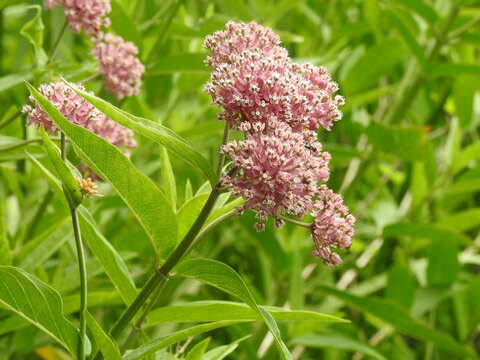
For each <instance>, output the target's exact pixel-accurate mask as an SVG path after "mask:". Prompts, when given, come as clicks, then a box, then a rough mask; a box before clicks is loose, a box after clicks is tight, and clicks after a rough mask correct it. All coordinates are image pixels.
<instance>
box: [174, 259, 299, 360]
mask: <svg viewBox="0 0 480 360" xmlns="http://www.w3.org/2000/svg"><path fill="white" fill-rule="evenodd" d="M174 270H175V271H176V273H177V274H178V275H179V276H182V277H187V278H192V279H196V280H199V281H202V282H204V283H207V284H209V285H212V286H214V287H216V288H218V289H220V290H222V291H225V292H227V293H229V294H230V295H233V296H235V297H238V298H239V299H241V300H242V301H243V302H245V303H246V304H247V305H249V306H250V307H251V308H252V309H253V310H254V311H255V312H256V313H257V314H258V315H260V316H261V317H262V318H263V320H264V321H265V323H266V325H267V327H268V328H269V330H270V332H271V333H272V335H273V338H274V339H275V342H276V344H277V347H278V349H279V351H280V354H281V356H282V358H284V359H290V358H291V355H290V352H289V351H288V348H287V346H286V345H285V344H284V342H283V340H282V337H281V334H280V330H279V329H278V326H277V324H276V322H275V320H274V319H273V317H272V316H271V315H270V314H269V313H268V312H267V311H265V310H263V309H262V308H260V307H259V306H258V305H257V303H256V302H255V299H254V298H253V295H252V293H251V291H250V289H249V288H248V286H247V284H246V283H245V281H243V279H242V278H241V276H240V275H238V274H237V272H236V271H235V270H233V269H232V268H231V267H229V266H228V265H225V264H223V263H221V262H219V261H215V260H210V259H189V260H186V261H184V262H182V263H180V264H179V265H178V266H177V267H175V269H174Z"/></svg>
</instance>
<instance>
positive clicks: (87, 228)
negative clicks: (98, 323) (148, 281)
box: [79, 206, 137, 305]
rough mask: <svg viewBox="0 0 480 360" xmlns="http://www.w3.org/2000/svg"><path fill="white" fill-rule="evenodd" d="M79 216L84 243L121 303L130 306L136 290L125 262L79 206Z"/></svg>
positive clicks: (88, 214)
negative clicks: (96, 260)
mask: <svg viewBox="0 0 480 360" xmlns="http://www.w3.org/2000/svg"><path fill="white" fill-rule="evenodd" d="M79 215H80V227H81V229H82V236H83V239H84V241H85V242H86V243H87V245H88V247H89V248H90V250H91V251H92V253H93V254H94V255H95V257H96V258H97V259H98V261H99V262H100V264H101V265H102V267H103V269H104V270H105V273H106V274H107V275H108V277H109V278H110V280H111V281H112V283H113V285H114V286H115V288H116V289H117V290H118V292H119V293H120V296H121V297H122V299H123V301H125V303H126V304H127V305H128V304H131V303H132V302H133V300H135V297H136V296H137V289H136V287H135V283H134V282H133V279H132V276H131V275H130V273H129V272H128V268H127V265H126V264H125V261H124V260H123V258H122V257H121V256H120V255H119V254H118V253H117V251H116V250H115V249H114V248H113V246H112V245H111V244H110V243H109V242H108V241H107V239H105V237H104V236H103V235H102V233H101V232H100V231H99V230H98V228H97V225H96V224H95V220H93V218H92V216H91V215H90V213H89V212H88V210H87V209H86V208H84V207H83V206H81V207H80V208H79Z"/></svg>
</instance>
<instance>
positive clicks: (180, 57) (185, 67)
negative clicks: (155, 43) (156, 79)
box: [146, 53, 209, 76]
mask: <svg viewBox="0 0 480 360" xmlns="http://www.w3.org/2000/svg"><path fill="white" fill-rule="evenodd" d="M205 57H206V54H202V53H200V54H196V53H188V54H177V55H166V56H162V57H161V58H160V59H159V60H158V62H157V63H156V64H155V65H153V66H152V67H151V68H150V69H148V72H147V74H146V76H158V75H163V74H171V73H179V72H181V73H185V72H186V73H198V72H200V73H205V74H206V73H207V71H209V69H208V68H207V67H206V66H205V64H204V63H203V61H204V60H205Z"/></svg>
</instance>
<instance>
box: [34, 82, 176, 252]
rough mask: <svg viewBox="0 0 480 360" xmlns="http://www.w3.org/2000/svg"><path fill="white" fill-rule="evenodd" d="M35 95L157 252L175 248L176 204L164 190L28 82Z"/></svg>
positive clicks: (169, 250) (111, 146) (110, 145)
mask: <svg viewBox="0 0 480 360" xmlns="http://www.w3.org/2000/svg"><path fill="white" fill-rule="evenodd" d="M27 86H28V89H29V90H30V93H31V95H32V96H33V98H34V99H35V100H36V101H37V102H38V104H39V105H40V107H41V108H42V110H43V111H45V112H46V113H47V114H48V115H49V116H50V117H51V118H52V120H53V121H54V122H55V124H56V125H57V126H58V128H59V129H60V130H61V131H62V132H63V133H64V134H65V135H66V136H67V137H68V138H69V139H70V141H71V143H72V144H73V145H74V147H75V150H76V152H77V154H78V156H79V157H80V158H81V159H82V160H83V161H84V162H85V163H87V165H88V166H90V167H91V168H92V169H93V170H94V171H95V172H96V173H97V174H99V175H100V176H101V177H102V178H103V179H104V180H106V181H108V182H109V183H110V184H112V186H113V187H114V188H115V190H116V191H117V192H118V194H119V195H120V197H121V198H122V199H123V200H124V201H125V203H126V204H127V205H128V207H129V208H130V210H132V212H133V213H134V214H135V216H136V217H137V219H138V220H139V222H140V224H141V225H142V227H143V228H144V229H145V232H146V233H147V235H148V236H149V238H150V239H151V241H152V244H153V246H154V248H155V250H156V251H157V253H158V254H159V255H160V256H162V257H166V256H168V254H169V253H170V252H171V251H172V250H173V248H174V246H175V244H176V237H177V222H176V217H175V214H174V212H173V210H172V206H171V204H170V203H169V201H168V200H167V199H166V198H165V196H164V195H163V193H162V192H161V190H160V189H159V188H158V187H157V185H155V183H154V182H153V181H152V180H151V179H150V178H149V177H148V176H146V175H145V174H143V173H142V172H140V171H139V170H137V169H136V168H135V166H133V164H132V162H131V161H130V160H129V159H128V158H127V157H126V156H125V155H124V154H123V153H122V152H121V151H120V150H119V149H117V148H116V147H115V146H113V145H112V144H110V143H109V142H108V141H106V140H104V139H102V138H101V137H99V136H97V135H95V134H94V133H92V132H90V131H88V130H86V129H84V128H82V127H81V126H78V125H75V124H73V123H71V122H70V121H68V120H67V119H65V117H63V115H62V114H61V113H60V112H59V111H58V109H57V108H56V107H55V106H54V105H53V104H52V103H51V102H49V101H48V100H47V99H46V98H45V97H44V96H43V95H42V94H41V93H40V92H39V91H38V90H37V89H35V88H34V87H32V86H31V85H30V84H27Z"/></svg>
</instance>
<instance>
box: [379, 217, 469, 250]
mask: <svg viewBox="0 0 480 360" xmlns="http://www.w3.org/2000/svg"><path fill="white" fill-rule="evenodd" d="M383 236H385V237H389V236H394V237H404V236H409V237H413V238H424V239H432V240H435V241H437V240H441V239H449V240H452V241H455V242H457V243H459V244H465V245H466V246H468V245H469V244H471V240H470V239H469V238H468V237H467V236H465V235H463V234H461V233H458V232H457V231H455V230H453V229H450V228H447V227H445V226H443V224H438V225H435V224H416V223H408V222H400V223H396V224H391V225H388V226H386V227H385V228H384V229H383Z"/></svg>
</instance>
